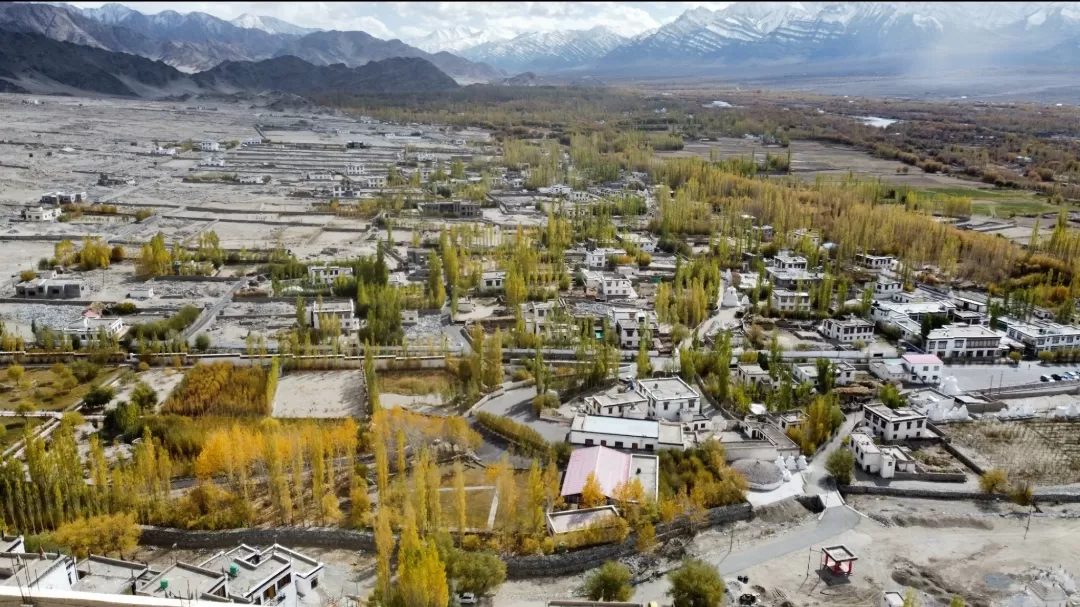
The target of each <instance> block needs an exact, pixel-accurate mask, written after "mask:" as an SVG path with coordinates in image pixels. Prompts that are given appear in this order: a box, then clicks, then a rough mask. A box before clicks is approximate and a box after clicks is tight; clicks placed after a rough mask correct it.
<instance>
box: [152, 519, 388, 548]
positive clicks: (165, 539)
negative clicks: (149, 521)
mask: <svg viewBox="0 0 1080 607" xmlns="http://www.w3.org/2000/svg"><path fill="white" fill-rule="evenodd" d="M274 543H277V544H281V545H283V546H296V547H306V548H337V549H345V550H365V551H368V552H374V550H375V535H374V534H372V533H369V532H366V531H354V530H351V529H335V528H331V527H277V528H270V529H226V530H222V531H190V530H187V529H172V528H168V527H153V526H150V525H143V526H142V535H141V536H139V544H140V545H143V546H166V547H168V546H173V545H175V546H176V547H177V548H188V549H199V548H232V547H235V546H237V545H239V544H255V545H260V546H268V545H270V544H274Z"/></svg>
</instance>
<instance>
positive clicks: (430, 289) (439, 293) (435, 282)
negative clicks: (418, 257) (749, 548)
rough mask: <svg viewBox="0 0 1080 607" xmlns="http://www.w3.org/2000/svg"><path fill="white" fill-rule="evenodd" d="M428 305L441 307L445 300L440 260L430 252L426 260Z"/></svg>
mask: <svg viewBox="0 0 1080 607" xmlns="http://www.w3.org/2000/svg"><path fill="white" fill-rule="evenodd" d="M428 264H429V268H428V284H427V296H428V305H429V306H430V307H432V308H441V307H442V305H443V302H445V301H446V287H445V286H444V285H443V271H442V261H440V260H439V256H438V255H436V254H435V253H432V254H431V255H430V256H429V260H428Z"/></svg>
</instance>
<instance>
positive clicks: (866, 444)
mask: <svg viewBox="0 0 1080 607" xmlns="http://www.w3.org/2000/svg"><path fill="white" fill-rule="evenodd" d="M851 444H853V445H858V446H859V449H860V450H861V451H863V452H865V453H880V452H881V450H880V449H878V446H877V445H875V444H874V439H872V438H870V437H869V436H867V435H865V434H863V433H862V432H852V433H851Z"/></svg>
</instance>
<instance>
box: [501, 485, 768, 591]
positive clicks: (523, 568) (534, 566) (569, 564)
mask: <svg viewBox="0 0 1080 607" xmlns="http://www.w3.org/2000/svg"><path fill="white" fill-rule="evenodd" d="M752 516H753V509H752V508H751V507H750V504H748V503H742V504H737V505H735V506H721V507H719V508H712V509H711V510H707V511H706V513H705V521H704V522H703V523H701V525H699V526H698V528H699V529H705V528H707V527H712V526H715V525H720V524H723V523H733V522H735V521H745V520H749V519H750V518H751V517H752ZM690 531H691V526H690V523H689V521H685V520H682V521H677V522H671V523H661V524H659V525H657V526H656V539H657V540H665V539H669V538H672V537H676V536H679V535H684V534H687V533H689V532H690ZM636 543H637V536H636V534H631V535H630V537H628V538H627V539H626V541H624V542H622V543H620V544H603V545H601V546H593V547H591V548H584V549H582V550H574V551H571V552H564V553H562V554H551V555H546V556H515V557H510V558H508V559H506V577H507V578H508V579H521V578H533V577H546V576H557V575H569V574H572V573H580V572H582V571H585V570H587V569H593V568H595V567H599V566H600V565H603V564H604V563H606V562H607V561H611V560H614V559H618V558H622V557H624V556H629V555H631V554H634V553H635V552H637V547H636V545H635V544H636Z"/></svg>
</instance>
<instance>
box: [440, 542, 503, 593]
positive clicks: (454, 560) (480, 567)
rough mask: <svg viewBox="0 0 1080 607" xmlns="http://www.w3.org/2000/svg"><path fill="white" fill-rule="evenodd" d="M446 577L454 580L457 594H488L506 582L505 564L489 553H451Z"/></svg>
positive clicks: (455, 551)
mask: <svg viewBox="0 0 1080 607" xmlns="http://www.w3.org/2000/svg"><path fill="white" fill-rule="evenodd" d="M446 576H447V577H448V578H450V579H452V580H454V581H455V582H456V583H455V588H456V590H457V591H458V592H472V593H474V594H476V595H477V596H483V595H485V594H488V593H489V592H491V591H492V590H494V589H496V588H498V587H499V585H500V584H502V583H503V582H504V581H505V580H506V563H504V562H503V560H502V559H501V558H499V557H498V555H495V554H491V553H489V552H466V551H464V550H454V551H452V556H451V557H450V558H449V559H448V562H447V564H446Z"/></svg>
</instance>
